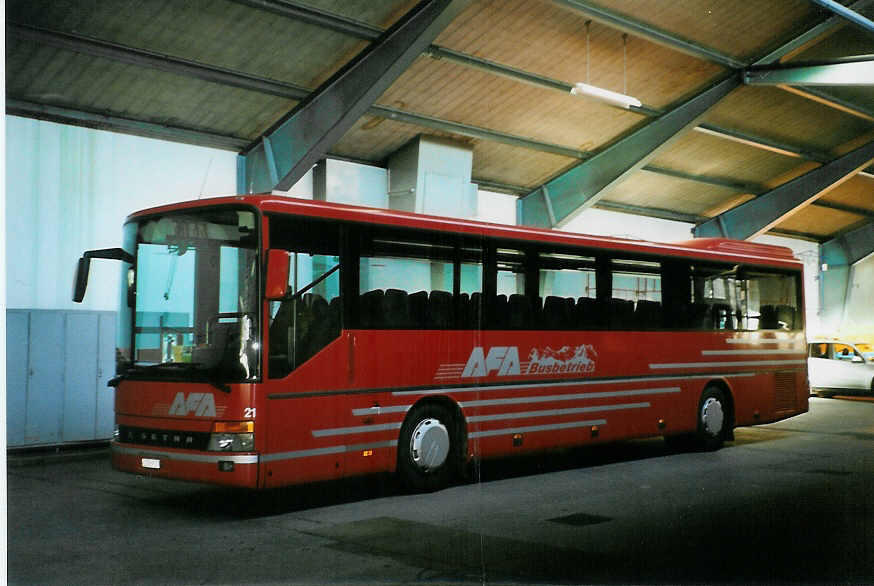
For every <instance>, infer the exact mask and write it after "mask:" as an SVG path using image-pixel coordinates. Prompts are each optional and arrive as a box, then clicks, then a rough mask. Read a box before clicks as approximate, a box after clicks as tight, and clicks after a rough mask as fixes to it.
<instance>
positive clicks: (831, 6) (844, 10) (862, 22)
mask: <svg viewBox="0 0 874 586" xmlns="http://www.w3.org/2000/svg"><path fill="white" fill-rule="evenodd" d="M810 1H811V2H813V3H814V4H817V5H819V6H822V7H823V8H825V9H826V10H831V11H832V12H834V13H835V14H837V15H838V16H840V17H841V18H843V19H845V20H847V21H848V22H850V23H852V24H854V25H856V26H857V27H859V28H860V29H862V30H863V31H865V32H866V33H869V34H870V33H874V22H871V21H870V20H868V19H867V18H865V17H864V16H862V15H861V14H859V13H858V12H856V11H855V10H853V9H852V8H848V7H846V6H844V5H843V4H841V3H840V2H835V0H810Z"/></svg>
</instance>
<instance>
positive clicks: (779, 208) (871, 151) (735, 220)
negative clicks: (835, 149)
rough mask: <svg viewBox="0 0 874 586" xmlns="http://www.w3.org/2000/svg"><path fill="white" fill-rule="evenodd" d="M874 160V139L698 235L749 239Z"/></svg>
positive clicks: (706, 226) (711, 224)
mask: <svg viewBox="0 0 874 586" xmlns="http://www.w3.org/2000/svg"><path fill="white" fill-rule="evenodd" d="M872 162H874V142H869V143H868V144H866V145H864V146H861V147H859V148H857V149H855V150H853V151H850V152H849V153H847V154H845V155H843V156H841V157H838V158H837V159H834V160H833V161H831V162H829V163H826V164H825V165H823V166H821V167H818V168H816V169H813V170H812V171H809V172H807V173H805V174H804V175H801V176H800V177H796V178H795V179H793V180H791V181H788V182H786V183H784V184H782V185H780V186H779V187H777V188H775V189H772V190H771V191H769V192H768V193H766V194H763V195H760V196H759V197H757V198H755V199H752V200H750V201H748V202H746V203H743V204H741V205H739V206H737V207H735V208H732V209H730V210H728V211H726V212H724V213H722V214H720V215H718V216H717V217H715V218H712V219H710V220H708V221H706V222H704V223H702V224H699V225H698V226H696V227H695V236H696V237H708V236H721V237H725V238H736V239H738V240H746V239H749V238H752V237H753V236H758V235H759V234H762V233H764V232H767V231H768V230H769V229H770V228H772V227H773V226H775V225H777V224H779V223H780V221H781V220H783V219H784V218H786V217H787V216H789V215H791V214H792V213H794V212H795V211H797V210H798V209H800V208H802V207H804V206H805V205H808V204H810V203H812V202H813V201H815V200H816V199H817V198H818V197H820V196H821V195H822V194H823V193H825V192H826V191H828V190H830V189H832V188H834V187H836V186H838V185H840V184H841V183H842V182H844V181H846V180H847V179H849V178H850V177H852V176H853V175H854V174H855V173H856V172H858V171H860V170H862V169H864V168H865V167H867V166H868V165H870V164H871V163H872Z"/></svg>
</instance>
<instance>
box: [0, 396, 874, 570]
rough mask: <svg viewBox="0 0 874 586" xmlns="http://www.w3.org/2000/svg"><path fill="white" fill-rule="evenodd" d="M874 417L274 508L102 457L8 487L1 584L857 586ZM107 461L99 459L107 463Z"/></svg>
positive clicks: (823, 402)
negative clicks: (122, 469)
mask: <svg viewBox="0 0 874 586" xmlns="http://www.w3.org/2000/svg"><path fill="white" fill-rule="evenodd" d="M872 440H874V402H864V401H848V400H841V399H812V400H811V411H810V413H808V414H806V415H803V416H800V417H796V418H793V419H790V420H787V421H784V422H781V423H778V424H774V425H768V426H762V427H758V428H746V429H741V430H738V432H737V440H736V441H735V442H734V443H733V444H729V445H728V446H726V447H725V448H724V449H722V450H721V451H719V452H716V453H704V454H699V453H681V454H676V453H670V452H668V451H667V450H666V449H665V447H664V445H663V442H661V440H658V439H655V440H644V441H634V442H625V443H622V444H617V445H612V446H603V447H599V448H589V449H581V450H575V451H573V452H570V453H561V454H553V455H548V456H541V457H536V458H535V457H528V458H522V459H516V460H513V461H501V462H488V463H485V464H484V465H483V466H482V470H481V481H480V482H475V483H471V484H466V485H461V486H455V487H452V488H449V489H447V490H443V491H441V492H438V493H435V494H427V495H410V494H404V493H403V492H402V491H400V490H399V489H398V488H397V486H396V485H395V483H394V481H393V480H392V479H391V478H385V477H377V478H365V479H356V480H350V481H345V482H337V483H327V484H319V485H317V486H305V487H298V488H293V489H286V490H281V491H275V492H269V493H260V494H254V493H241V492H234V491H228V490H223V489H216V488H212V487H206V486H199V485H192V484H186V483H177V482H171V481H165V480H156V479H147V478H140V477H136V476H129V475H125V474H121V473H117V472H114V471H112V470H111V469H110V468H109V466H108V463H107V461H106V457H105V455H103V456H100V457H93V458H91V459H85V460H72V461H70V460H62V461H60V462H36V463H31V465H28V466H16V462H15V461H14V459H13V461H11V462H10V468H9V475H8V500H9V505H8V528H9V529H8V530H9V533H8V535H9V537H8V541H9V551H8V572H9V581H10V583H32V584H73V583H79V584H127V583H138V584H151V583H159V584H166V583H185V584H252V583H286V582H292V583H324V582H335V583H336V582H339V583H374V582H379V583H428V584H435V583H438V584H439V583H471V584H474V583H476V584H480V583H611V582H621V583H629V582H633V583H653V582H662V583H688V582H696V583H702V582H703V583H720V582H732V583H755V582H767V583H769V584H771V583H786V582H802V583H811V582H816V583H823V582H829V583H836V582H852V583H871V582H872V581H874V450H872V447H874V444H872ZM104 454H105V452H104Z"/></svg>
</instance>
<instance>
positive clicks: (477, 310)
mask: <svg viewBox="0 0 874 586" xmlns="http://www.w3.org/2000/svg"><path fill="white" fill-rule="evenodd" d="M482 311H483V294H482V293H481V292H479V291H476V292H474V293H471V294H470V301H469V302H468V304H467V311H466V314H465V315H464V318H463V322H462V327H464V328H465V329H468V330H476V329H479V327H480V325H481V322H482Z"/></svg>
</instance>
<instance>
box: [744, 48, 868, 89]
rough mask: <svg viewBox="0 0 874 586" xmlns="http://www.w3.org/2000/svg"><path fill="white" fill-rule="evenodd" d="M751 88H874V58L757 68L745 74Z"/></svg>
mask: <svg viewBox="0 0 874 586" xmlns="http://www.w3.org/2000/svg"><path fill="white" fill-rule="evenodd" d="M744 83H745V84H747V85H782V84H786V85H801V86H821V85H825V86H847V85H849V86H871V85H874V56H871V55H864V56H859V57H851V58H847V59H836V60H834V61H830V62H819V63H788V64H778V65H755V66H752V67H749V68H747V69H746V70H745V71H744Z"/></svg>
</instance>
